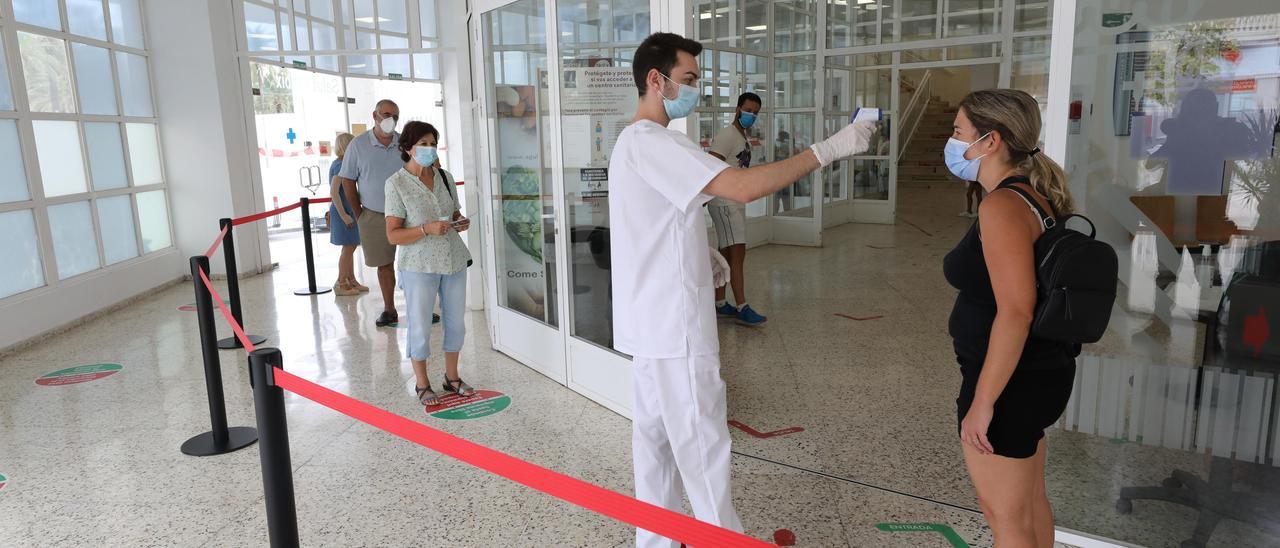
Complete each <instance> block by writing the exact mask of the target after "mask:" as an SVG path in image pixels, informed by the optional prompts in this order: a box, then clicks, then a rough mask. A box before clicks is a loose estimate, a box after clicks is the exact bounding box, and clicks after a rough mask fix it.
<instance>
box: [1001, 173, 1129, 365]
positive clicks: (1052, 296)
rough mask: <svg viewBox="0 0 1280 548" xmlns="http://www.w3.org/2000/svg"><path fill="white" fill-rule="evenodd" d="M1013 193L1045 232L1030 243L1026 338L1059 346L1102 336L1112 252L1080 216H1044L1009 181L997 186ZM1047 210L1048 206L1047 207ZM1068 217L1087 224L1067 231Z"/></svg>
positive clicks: (1112, 280) (1112, 287)
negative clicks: (1032, 271) (1032, 301)
mask: <svg viewBox="0 0 1280 548" xmlns="http://www.w3.org/2000/svg"><path fill="white" fill-rule="evenodd" d="M999 188H1007V189H1010V190H1013V191H1014V192H1017V193H1018V194H1019V195H1021V196H1022V199H1023V200H1026V202H1027V203H1028V204H1030V205H1031V207H1032V208H1033V209H1035V211H1036V214H1037V215H1038V216H1039V217H1040V222H1041V224H1042V225H1043V226H1044V228H1045V231H1044V233H1042V234H1041V235H1040V238H1039V239H1037V240H1036V243H1035V255H1036V313H1035V318H1034V319H1033V320H1032V321H1031V335H1032V336H1034V337H1037V338H1040V339H1046V340H1051V341H1058V342H1065V343H1075V344H1083V343H1093V342H1098V339H1101V338H1102V334H1103V333H1105V332H1106V330H1107V323H1108V322H1110V321H1111V306H1112V304H1113V303H1115V300H1116V283H1117V276H1118V273H1119V264H1118V261H1117V259H1116V251H1115V249H1114V248H1112V247H1111V246H1110V245H1108V244H1107V243H1106V242H1103V241H1100V240H1097V239H1095V238H1094V236H1095V235H1096V234H1097V229H1096V228H1095V227H1094V226H1093V221H1090V220H1089V218H1088V217H1085V216H1083V215H1075V214H1072V215H1067V216H1066V217H1063V218H1061V219H1059V218H1057V211H1056V210H1055V211H1054V216H1053V217H1050V216H1049V215H1047V214H1045V211H1044V209H1043V208H1041V207H1040V204H1039V202H1037V201H1036V200H1035V199H1034V198H1032V197H1031V195H1030V194H1028V193H1027V191H1025V190H1023V189H1022V188H1020V187H1018V186H1014V181H1009V182H1006V183H1003V184H1001V185H1000V187H999ZM1049 207H1050V209H1053V204H1052V203H1050V204H1049ZM1072 218H1078V219H1084V220H1085V222H1087V223H1089V233H1088V234H1085V233H1083V232H1079V231H1076V230H1072V229H1069V228H1067V221H1070V220H1071V219H1072Z"/></svg>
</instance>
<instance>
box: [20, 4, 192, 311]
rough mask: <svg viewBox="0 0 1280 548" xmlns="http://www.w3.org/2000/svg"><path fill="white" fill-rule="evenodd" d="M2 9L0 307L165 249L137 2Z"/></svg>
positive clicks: (166, 230) (161, 183) (162, 185)
mask: <svg viewBox="0 0 1280 548" xmlns="http://www.w3.org/2000/svg"><path fill="white" fill-rule="evenodd" d="M4 4H7V6H5V8H6V9H5V10H4V11H3V12H0V13H5V14H6V15H7V14H12V19H4V18H0V36H3V39H4V43H3V45H0V173H2V176H0V227H3V229H2V230H3V231H4V232H3V233H4V234H6V235H7V237H6V238H4V240H3V242H0V256H3V257H5V258H6V260H5V261H4V262H3V264H0V299H4V298H8V297H11V296H14V295H17V294H19V293H22V292H25V291H29V290H32V289H36V288H39V287H43V286H56V285H57V284H58V283H60V282H61V281H64V280H67V279H70V278H74V277H76V276H81V275H84V274H86V273H90V272H93V271H96V270H100V269H103V268H108V267H110V266H112V265H115V264H118V263H121V262H124V261H129V260H131V259H135V258H137V257H140V256H143V255H146V254H149V253H154V252H157V251H161V250H164V249H168V248H170V247H172V242H173V239H172V232H171V229H170V223H169V207H168V198H167V195H166V194H167V189H166V187H167V185H166V182H165V176H164V169H163V168H162V166H161V160H160V158H161V155H160V144H159V142H160V140H159V137H158V134H157V132H158V130H157V120H156V113H155V107H154V105H153V103H152V96H151V73H150V62H149V57H148V52H147V49H146V48H147V44H146V41H145V37H144V34H145V33H144V32H143V27H142V12H141V7H140V6H139V2H138V1H137V0H111V1H110V2H74V1H72V2H68V1H67V0H47V1H40V2H36V1H30V0H14V1H7V2H4ZM6 45H7V46H8V47H9V48H11V49H9V48H6V47H4V46H6ZM15 46H16V47H15Z"/></svg>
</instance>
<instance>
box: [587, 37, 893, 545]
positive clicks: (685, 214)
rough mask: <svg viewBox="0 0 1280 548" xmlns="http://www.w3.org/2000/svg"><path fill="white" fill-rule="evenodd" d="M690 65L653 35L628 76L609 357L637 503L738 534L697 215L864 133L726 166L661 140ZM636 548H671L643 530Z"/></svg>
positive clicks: (685, 98)
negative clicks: (625, 383) (621, 371)
mask: <svg viewBox="0 0 1280 548" xmlns="http://www.w3.org/2000/svg"><path fill="white" fill-rule="evenodd" d="M701 52H702V45H701V44H699V43H697V42H695V41H693V40H689V39H686V38H683V37H681V36H678V35H675V34H668V33H658V34H653V35H651V36H649V37H648V38H646V39H645V41H644V42H643V43H641V44H640V47H639V48H638V49H637V50H636V53H635V58H634V61H633V63H632V72H633V75H634V76H635V83H636V88H637V90H638V93H639V96H640V103H639V106H638V107H637V109H636V117H635V121H634V122H633V123H632V124H631V125H630V126H628V127H627V128H626V129H625V130H623V131H622V133H621V135H619V137H618V141H617V144H616V145H615V146H614V149H613V156H612V157H611V158H610V161H609V190H610V196H609V220H610V239H611V242H610V243H611V246H610V247H611V251H610V253H611V254H612V255H611V259H612V271H611V272H612V276H613V285H614V289H613V299H614V301H613V317H614V329H615V333H614V337H615V338H614V341H615V342H614V348H615V349H617V350H618V351H619V352H623V353H626V354H630V355H632V356H634V359H633V361H632V390H633V394H634V397H633V405H632V416H633V419H632V442H631V447H632V458H633V463H634V466H635V486H636V487H635V488H636V498H638V499H640V500H643V501H646V502H650V503H653V504H656V505H658V506H662V507H664V508H667V509H670V510H674V511H677V512H678V511H680V510H681V507H682V502H681V496H680V491H681V489H682V487H683V489H684V490H685V491H686V493H687V494H688V496H689V501H690V502H691V503H692V505H693V511H694V514H695V515H697V517H698V519H700V520H703V521H706V522H708V523H712V524H715V525H719V526H721V527H725V528H728V529H733V530H736V531H742V523H741V521H740V520H739V519H738V514H737V512H736V511H735V510H734V507H733V500H732V497H731V495H730V489H729V460H730V453H729V441H730V440H729V428H728V423H727V416H726V404H725V385H724V381H722V380H721V378H720V342H719V339H718V336H717V330H716V313H715V286H722V285H724V284H725V281H726V280H727V279H728V277H729V268H728V264H726V263H725V260H724V258H723V257H721V256H720V253H719V252H718V251H716V250H715V249H712V248H711V247H710V245H708V242H707V230H706V225H705V224H704V223H705V221H704V220H703V217H702V206H703V205H705V204H706V203H707V202H708V201H710V200H711V199H712V198H713V197H720V198H726V199H728V200H731V201H733V202H736V203H739V204H745V203H748V202H751V201H753V200H756V199H758V198H761V197H763V196H767V195H769V194H771V193H773V192H776V191H778V190H780V189H782V188H784V187H786V186H787V185H790V184H791V183H793V182H795V181H796V180H797V179H799V178H801V177H803V176H804V175H805V174H808V173H810V172H812V171H814V170H816V169H818V168H820V167H823V166H826V165H828V164H830V163H831V162H834V161H836V160H839V159H842V158H845V157H848V156H852V155H853V154H856V153H859V152H861V151H864V150H866V148H867V144H868V140H869V137H870V135H871V132H872V130H873V129H874V125H873V124H872V123H871V122H862V123H858V124H853V125H850V126H849V127H846V128H844V129H843V130H841V131H840V132H838V133H836V134H835V135H834V136H832V137H831V138H830V139H827V140H826V141H823V142H821V143H818V144H815V145H813V147H812V148H811V149H809V150H805V151H803V152H801V153H799V154H796V155H795V156H792V157H791V158H788V159H786V160H783V161H779V162H774V163H771V164H767V165H763V166H760V167H753V168H740V167H731V166H729V165H727V164H725V163H724V162H723V161H721V160H718V159H716V158H714V157H712V156H711V155H709V154H707V153H705V152H703V151H702V149H701V148H699V147H698V145H696V144H694V143H693V141H691V140H690V139H689V137H688V135H686V134H684V133H680V132H678V131H673V130H671V129H668V128H667V125H668V124H669V123H670V122H671V120H673V119H679V118H684V117H686V116H688V115H689V114H690V113H691V112H693V109H694V107H695V106H697V104H698V101H699V99H700V98H701V94H700V93H699V91H698V89H697V88H696V87H694V85H695V84H697V81H698V77H699V75H700V74H701V72H700V69H699V68H698V54H699V53H701ZM636 544H637V545H638V546H644V547H651V546H652V547H658V546H663V547H669V548H675V547H676V546H679V543H677V542H674V541H671V540H669V539H665V538H662V537H660V536H658V535H655V534H653V533H651V532H649V531H645V530H639V531H637V534H636Z"/></svg>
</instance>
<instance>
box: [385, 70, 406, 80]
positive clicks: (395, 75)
mask: <svg viewBox="0 0 1280 548" xmlns="http://www.w3.org/2000/svg"><path fill="white" fill-rule="evenodd" d="M387 78H388V79H391V80H404V75H403V74H399V73H395V72H388V73H387Z"/></svg>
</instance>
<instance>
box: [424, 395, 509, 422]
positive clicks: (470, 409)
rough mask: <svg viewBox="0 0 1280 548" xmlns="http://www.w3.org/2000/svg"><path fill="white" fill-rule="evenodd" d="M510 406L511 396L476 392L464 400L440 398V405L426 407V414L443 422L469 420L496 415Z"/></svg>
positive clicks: (451, 397)
mask: <svg viewBox="0 0 1280 548" xmlns="http://www.w3.org/2000/svg"><path fill="white" fill-rule="evenodd" d="M510 406H511V396H508V395H506V394H503V393H502V392H495V391H493V390H476V393H475V395H473V396H471V397H468V398H464V397H461V396H458V395H457V394H451V395H448V396H445V397H443V398H440V405H429V406H427V414H428V415H431V416H432V417H435V418H437V419H444V420H471V419H479V418H483V417H488V416H490V415H496V414H498V413H501V412H502V411H504V410H506V408H508V407H510Z"/></svg>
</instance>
